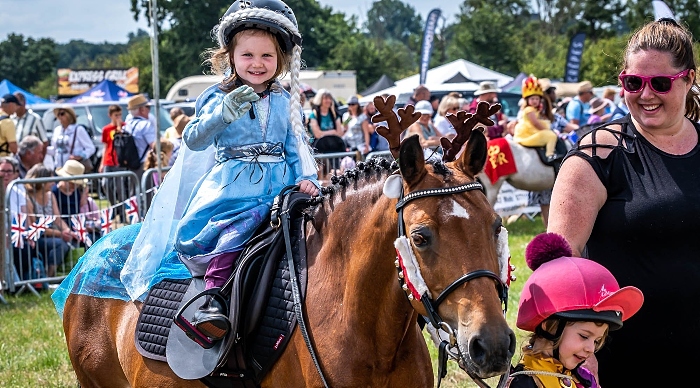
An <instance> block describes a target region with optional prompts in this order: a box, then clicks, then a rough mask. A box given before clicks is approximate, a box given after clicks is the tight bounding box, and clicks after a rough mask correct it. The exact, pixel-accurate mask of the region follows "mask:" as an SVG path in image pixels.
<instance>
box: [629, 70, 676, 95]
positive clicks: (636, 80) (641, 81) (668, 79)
mask: <svg viewBox="0 0 700 388" xmlns="http://www.w3.org/2000/svg"><path fill="white" fill-rule="evenodd" d="M689 71H690V69H685V70H683V71H681V72H680V73H678V74H676V75H652V76H643V75H637V74H623V73H620V82H621V83H622V88H623V89H625V91H626V92H628V93H639V92H640V91H642V89H644V85H647V84H648V85H649V87H651V90H653V91H654V92H655V93H658V94H666V93H668V92H670V91H671V87H673V81H675V80H677V79H678V78H683V77H685V76H687V75H688V72H689Z"/></svg>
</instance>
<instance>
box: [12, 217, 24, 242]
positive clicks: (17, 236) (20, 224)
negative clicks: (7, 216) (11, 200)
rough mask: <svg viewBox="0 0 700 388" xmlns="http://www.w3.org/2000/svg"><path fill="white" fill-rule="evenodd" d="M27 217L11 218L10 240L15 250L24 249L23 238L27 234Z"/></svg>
mask: <svg viewBox="0 0 700 388" xmlns="http://www.w3.org/2000/svg"><path fill="white" fill-rule="evenodd" d="M26 225H27V215H26V214H21V213H20V214H15V215H13V216H12V226H11V228H12V229H11V230H12V234H11V235H10V240H11V241H12V245H13V246H14V247H15V248H24V236H25V235H26V234H27V228H26Z"/></svg>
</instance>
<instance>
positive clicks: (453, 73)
mask: <svg viewBox="0 0 700 388" xmlns="http://www.w3.org/2000/svg"><path fill="white" fill-rule="evenodd" d="M512 80H513V77H511V76H509V75H505V74H502V73H499V72H497V71H493V70H490V69H487V68H485V67H483V66H479V65H477V64H475V63H472V62H469V61H467V60H464V59H458V60H456V61H453V62H450V63H446V64H444V65H441V66H438V67H434V68H432V69H430V70H428V74H427V75H426V77H425V86H426V87H427V88H428V89H429V90H430V91H431V92H451V91H458V92H472V91H474V90H476V89H477V88H478V87H479V82H481V81H494V82H496V84H497V85H498V86H502V85H505V84H507V83H508V82H510V81H512ZM419 82H420V74H414V75H412V76H410V77H407V78H404V79H401V80H398V81H396V82H395V85H394V86H392V87H390V88H388V89H384V90H380V91H378V92H376V93H372V94H370V95H367V96H362V98H361V99H360V102H369V101H371V100H372V99H373V98H374V97H375V96H378V95H381V94H384V93H388V94H394V95H396V96H397V97H398V98H397V100H398V101H399V102H403V100H407V99H408V97H409V96H410V95H411V94H413V89H415V88H416V86H418V84H419ZM404 97H405V98H404Z"/></svg>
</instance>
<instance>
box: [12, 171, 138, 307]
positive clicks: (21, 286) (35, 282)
mask: <svg viewBox="0 0 700 388" xmlns="http://www.w3.org/2000/svg"><path fill="white" fill-rule="evenodd" d="M66 181H67V182H69V183H73V184H75V185H76V186H77V187H78V188H76V191H74V192H73V194H71V195H68V196H63V195H61V196H58V197H56V196H54V197H52V201H55V202H54V204H55V207H56V208H58V209H59V215H60V218H58V217H57V219H58V220H56V219H52V217H50V216H48V215H47V214H46V213H49V212H48V211H47V212H39V211H38V209H36V207H35V208H34V213H32V214H29V213H28V212H27V208H26V206H25V207H24V208H22V209H19V208H18V204H21V203H22V202H24V203H26V202H27V201H32V200H33V199H31V198H30V195H29V194H28V192H27V189H26V187H27V185H29V187H31V189H30V192H32V191H35V190H37V189H42V188H41V187H38V186H37V185H39V184H43V183H52V184H58V183H60V182H66ZM52 186H53V185H52ZM80 187H82V188H83V190H85V191H86V193H85V197H84V200H83V201H81V200H80V194H78V190H80ZM75 201H78V202H77V203H76V202H75ZM69 202H70V203H72V204H73V205H71V204H70V203H69ZM61 207H64V208H67V209H68V210H69V211H70V214H60V213H61V211H60V209H61ZM2 210H3V214H2V216H3V221H4V222H3V225H4V228H5V233H4V234H5V237H6V238H4V239H2V241H0V244H1V245H0V249H1V250H2V252H4V254H3V257H4V259H5V260H4V265H3V268H1V270H2V273H3V274H4V279H5V282H6V288H7V289H9V291H10V292H17V293H22V292H24V291H30V292H32V293H34V294H37V295H38V292H37V289H38V288H42V289H43V288H48V285H49V284H50V283H59V282H60V281H62V280H63V279H64V278H65V277H66V276H67V275H68V273H69V272H70V270H71V269H72V268H73V267H74V266H75V264H76V263H77V261H78V259H79V258H80V256H81V255H82V253H83V252H84V250H85V249H86V248H87V247H89V245H91V244H92V243H94V242H95V241H96V240H97V239H99V238H100V237H101V236H102V235H103V234H105V233H109V231H111V230H114V229H117V228H120V227H122V226H124V225H129V224H131V223H134V222H138V221H140V220H141V218H142V217H143V215H144V214H145V206H144V201H143V198H142V191H141V185H140V182H139V180H138V177H137V175H136V174H134V173H133V172H131V171H119V172H109V173H101V174H86V175H78V176H73V177H48V178H37V179H17V180H14V181H12V182H10V184H9V185H8V187H7V190H6V191H5V196H4V206H3V209H2ZM18 210H19V213H17V211H18ZM74 211H75V213H73V212H74ZM59 220H60V221H59ZM63 223H65V225H64V224H63ZM59 224H60V225H59ZM65 226H68V227H70V229H71V233H72V234H73V238H72V239H70V241H65V240H64V239H63V238H61V237H58V236H47V234H46V230H47V229H52V228H53V227H65ZM52 234H55V232H52Z"/></svg>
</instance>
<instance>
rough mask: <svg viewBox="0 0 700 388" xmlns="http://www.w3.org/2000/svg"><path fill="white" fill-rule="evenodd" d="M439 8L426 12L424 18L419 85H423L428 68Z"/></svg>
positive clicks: (438, 17)
mask: <svg viewBox="0 0 700 388" xmlns="http://www.w3.org/2000/svg"><path fill="white" fill-rule="evenodd" d="M441 12H442V11H440V9H439V8H435V9H433V10H432V11H430V13H429V14H428V17H427V18H426V19H425V28H424V29H423V43H422V45H421V49H420V76H419V81H418V84H419V85H424V84H425V80H426V76H427V75H428V69H429V68H430V54H432V52H433V39H434V37H435V28H437V23H438V20H439V19H440V13H441Z"/></svg>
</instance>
